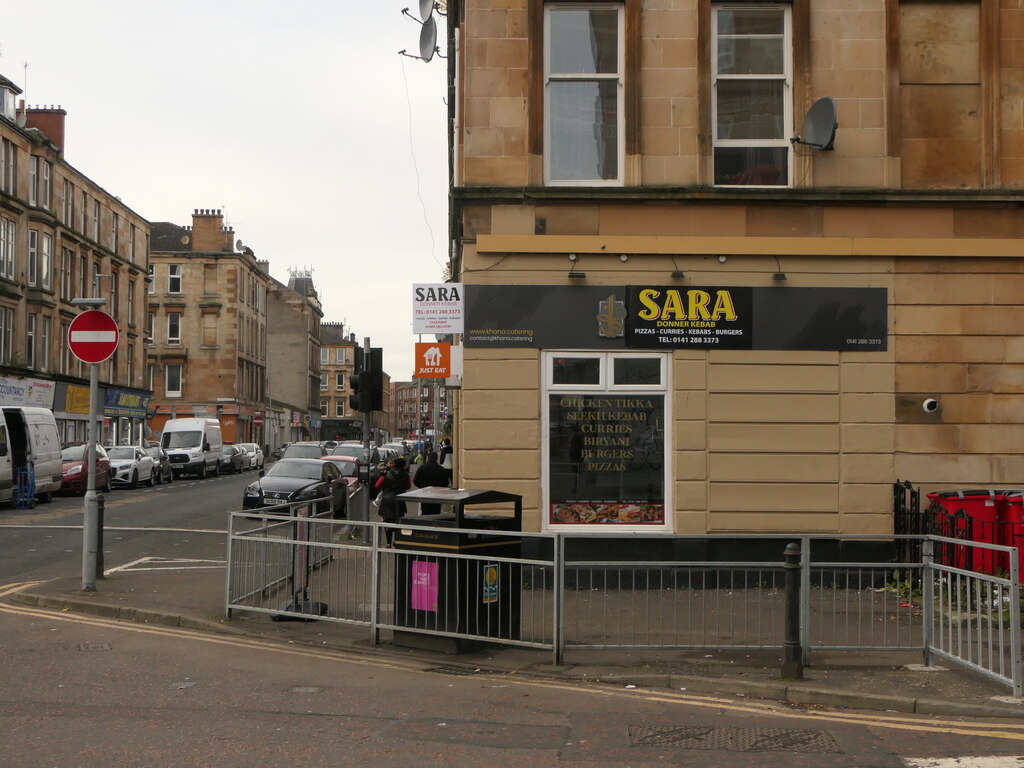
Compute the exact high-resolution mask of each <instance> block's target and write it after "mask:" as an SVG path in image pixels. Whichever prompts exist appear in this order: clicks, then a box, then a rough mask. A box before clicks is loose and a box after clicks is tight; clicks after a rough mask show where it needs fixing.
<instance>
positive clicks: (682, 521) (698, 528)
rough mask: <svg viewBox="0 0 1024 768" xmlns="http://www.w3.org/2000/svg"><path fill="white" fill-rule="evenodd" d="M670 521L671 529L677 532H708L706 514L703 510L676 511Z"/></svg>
mask: <svg viewBox="0 0 1024 768" xmlns="http://www.w3.org/2000/svg"><path fill="white" fill-rule="evenodd" d="M672 522H673V529H672V530H673V531H675V532H676V533H679V534H704V533H707V532H708V516H707V514H706V513H704V512H676V513H675V515H674V516H673V518H672Z"/></svg>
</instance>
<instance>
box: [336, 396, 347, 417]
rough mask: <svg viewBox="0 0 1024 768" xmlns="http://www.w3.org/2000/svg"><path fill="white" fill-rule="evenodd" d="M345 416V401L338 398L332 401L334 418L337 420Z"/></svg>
mask: <svg viewBox="0 0 1024 768" xmlns="http://www.w3.org/2000/svg"><path fill="white" fill-rule="evenodd" d="M344 415H345V401H344V400H343V399H342V398H340V397H339V398H338V399H337V400H335V401H334V418H339V417H342V416H344Z"/></svg>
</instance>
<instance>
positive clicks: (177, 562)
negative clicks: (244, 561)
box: [103, 557, 227, 576]
mask: <svg viewBox="0 0 1024 768" xmlns="http://www.w3.org/2000/svg"><path fill="white" fill-rule="evenodd" d="M142 565H145V566H146V567H142V568H140V567H139V566H142ZM226 566H227V563H226V562H225V561H224V560H196V559H190V558H184V557H140V558H139V559H138V560H132V561H131V562H129V563H125V564H124V565H119V566H117V567H115V568H108V569H107V570H105V571H104V572H103V575H104V576H109V575H110V574H112V573H118V572H125V571H132V572H136V571H202V570H213V569H217V568H224V567H226Z"/></svg>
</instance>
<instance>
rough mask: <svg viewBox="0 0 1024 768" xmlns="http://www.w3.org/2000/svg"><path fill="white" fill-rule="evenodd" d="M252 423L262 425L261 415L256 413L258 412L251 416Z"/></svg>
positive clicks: (256, 425) (257, 425)
mask: <svg viewBox="0 0 1024 768" xmlns="http://www.w3.org/2000/svg"><path fill="white" fill-rule="evenodd" d="M252 425H253V426H254V427H262V426H263V416H262V415H260V414H258V413H257V414H256V415H255V416H253V417H252Z"/></svg>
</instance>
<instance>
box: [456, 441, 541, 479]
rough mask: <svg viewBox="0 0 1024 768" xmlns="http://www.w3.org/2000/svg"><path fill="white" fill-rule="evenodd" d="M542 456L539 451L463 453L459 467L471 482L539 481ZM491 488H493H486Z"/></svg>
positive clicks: (479, 451)
mask: <svg viewBox="0 0 1024 768" xmlns="http://www.w3.org/2000/svg"><path fill="white" fill-rule="evenodd" d="M539 456H540V454H539V453H538V452H537V451H510V450H496V451H488V450H483V449H478V450H475V451H462V452H461V453H460V461H459V466H460V470H461V473H462V477H463V478H464V479H465V480H466V481H467V482H468V481H469V480H487V481H489V482H493V481H495V480H527V479H530V480H535V481H536V480H539V479H540V460H539ZM484 487H486V488H490V487H491V486H484Z"/></svg>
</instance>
